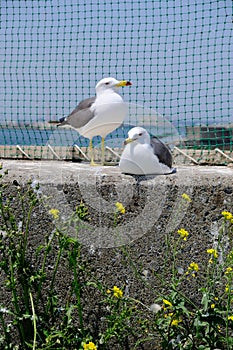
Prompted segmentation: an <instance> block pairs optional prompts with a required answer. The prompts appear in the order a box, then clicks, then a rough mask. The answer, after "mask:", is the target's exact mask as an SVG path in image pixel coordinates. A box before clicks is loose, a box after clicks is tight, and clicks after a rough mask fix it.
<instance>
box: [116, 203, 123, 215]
mask: <svg viewBox="0 0 233 350" xmlns="http://www.w3.org/2000/svg"><path fill="white" fill-rule="evenodd" d="M115 206H116V208H117V211H119V212H120V213H121V214H125V207H124V206H123V204H122V203H120V202H116V204H115Z"/></svg>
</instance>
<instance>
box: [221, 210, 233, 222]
mask: <svg viewBox="0 0 233 350" xmlns="http://www.w3.org/2000/svg"><path fill="white" fill-rule="evenodd" d="M222 215H223V216H224V218H225V219H226V220H229V221H231V220H232V219H233V215H232V214H231V213H230V212H229V211H222Z"/></svg>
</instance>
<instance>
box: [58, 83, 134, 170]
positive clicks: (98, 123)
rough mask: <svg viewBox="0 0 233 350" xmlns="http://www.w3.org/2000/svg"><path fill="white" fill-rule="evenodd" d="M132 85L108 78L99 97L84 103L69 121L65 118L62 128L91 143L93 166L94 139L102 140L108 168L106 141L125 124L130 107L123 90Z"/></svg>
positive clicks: (71, 115)
mask: <svg viewBox="0 0 233 350" xmlns="http://www.w3.org/2000/svg"><path fill="white" fill-rule="evenodd" d="M129 85H132V83H131V82H129V81H127V80H121V81H119V80H116V79H114V78H111V77H109V78H104V79H102V80H100V81H99V82H98V83H97V85H96V87H95V90H96V96H95V97H90V98H87V99H85V100H83V101H81V102H80V103H79V104H78V106H77V107H76V108H75V109H74V110H73V112H71V113H70V115H69V116H68V117H65V118H61V119H60V124H59V126H65V125H69V126H70V127H72V128H74V129H76V130H77V131H78V132H79V133H80V134H81V135H82V136H84V137H87V138H89V139H90V144H89V148H90V154H91V165H95V163H94V155H93V144H92V138H93V137H94V136H101V137H102V141H101V150H102V152H101V153H102V156H101V163H102V165H103V164H104V139H105V137H106V136H107V134H109V133H110V132H112V131H113V130H115V129H116V128H118V127H119V126H120V125H121V124H122V123H123V121H124V119H125V117H126V115H127V112H128V106H127V104H126V103H125V102H124V101H123V99H122V97H121V96H120V94H119V92H118V89H119V87H121V86H129Z"/></svg>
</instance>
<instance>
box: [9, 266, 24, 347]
mask: <svg viewBox="0 0 233 350" xmlns="http://www.w3.org/2000/svg"><path fill="white" fill-rule="evenodd" d="M10 281H11V290H12V296H13V298H12V301H13V305H14V308H15V311H16V324H17V327H18V329H19V336H20V338H21V342H22V344H24V343H25V334H24V329H23V327H22V325H21V322H19V320H18V317H20V316H21V315H20V314H21V312H20V307H19V303H18V297H17V293H16V288H15V278H14V269H13V262H12V261H10Z"/></svg>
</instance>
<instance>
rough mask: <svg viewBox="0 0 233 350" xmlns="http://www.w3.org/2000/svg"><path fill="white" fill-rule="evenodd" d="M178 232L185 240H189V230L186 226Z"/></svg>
mask: <svg viewBox="0 0 233 350" xmlns="http://www.w3.org/2000/svg"><path fill="white" fill-rule="evenodd" d="M177 233H178V234H179V235H180V237H182V238H183V240H184V241H187V237H188V235H189V233H188V231H186V230H185V229H184V228H181V229H180V230H178V231H177Z"/></svg>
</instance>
